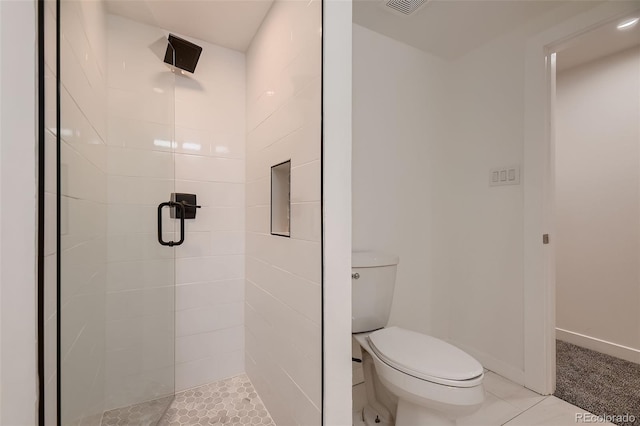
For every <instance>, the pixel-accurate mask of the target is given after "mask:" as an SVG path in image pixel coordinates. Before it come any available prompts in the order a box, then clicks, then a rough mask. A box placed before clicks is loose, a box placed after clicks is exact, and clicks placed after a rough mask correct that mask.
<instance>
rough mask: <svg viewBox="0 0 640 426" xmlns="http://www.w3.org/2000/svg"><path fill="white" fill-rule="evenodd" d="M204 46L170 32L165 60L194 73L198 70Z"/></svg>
mask: <svg viewBox="0 0 640 426" xmlns="http://www.w3.org/2000/svg"><path fill="white" fill-rule="evenodd" d="M201 53H202V47H200V46H198V45H197V44H193V43H191V42H190V41H187V40H185V39H183V38H180V37H178V36H175V35H173V34H169V37H168V43H167V51H166V52H165V54H164V62H165V63H167V64H169V65H173V66H174V67H176V68H180V69H182V70H185V71H189V72H190V73H193V72H194V71H195V70H196V65H197V64H198V59H200V54H201Z"/></svg>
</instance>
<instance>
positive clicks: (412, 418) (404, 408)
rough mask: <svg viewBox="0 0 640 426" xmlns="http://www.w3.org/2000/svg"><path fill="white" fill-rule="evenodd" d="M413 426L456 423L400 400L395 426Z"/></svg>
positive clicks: (437, 425)
mask: <svg viewBox="0 0 640 426" xmlns="http://www.w3.org/2000/svg"><path fill="white" fill-rule="evenodd" d="M414 425H429V426H455V425H456V421H455V420H453V419H450V418H447V417H444V416H443V415H441V414H440V413H438V412H437V411H430V410H427V409H426V408H425V407H422V406H420V405H417V404H414V403H412V402H409V401H406V400H403V399H400V400H399V401H398V411H397V412H396V426H414ZM367 426H368V425H367Z"/></svg>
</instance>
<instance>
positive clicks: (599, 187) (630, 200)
mask: <svg viewBox="0 0 640 426" xmlns="http://www.w3.org/2000/svg"><path fill="white" fill-rule="evenodd" d="M558 56H559V57H561V56H562V52H560V53H558ZM556 87H557V89H556V90H557V91H556V102H557V103H556V108H557V109H556V220H557V222H556V226H557V245H556V262H557V264H556V289H557V305H556V315H557V322H556V324H557V327H558V328H560V329H563V330H564V331H568V332H570V333H577V334H579V335H582V336H575V335H573V336H571V335H569V336H567V335H566V334H565V333H561V334H560V335H559V336H560V338H569V340H570V341H574V342H575V343H578V344H581V345H586V346H587V347H592V348H594V349H598V350H602V351H604V352H605V353H610V354H612V355H617V356H623V357H625V358H628V359H629V358H630V359H632V360H634V361H636V362H640V314H639V312H638V309H637V305H638V301H639V300H640V269H639V267H638V259H640V222H639V220H638V217H639V215H640V127H639V125H638V117H640V104H639V103H638V96H639V94H640V48H638V47H635V48H632V49H628V50H625V51H623V52H619V53H616V54H614V55H610V56H607V57H604V58H601V59H598V60H596V61H593V62H590V63H587V64H584V65H580V66H578V67H574V68H571V69H568V70H565V71H562V72H560V73H558V76H557V86H556ZM596 313H597V315H596ZM576 338H577V339H578V340H577V341H576V340H575V339H576ZM594 339H600V340H604V341H606V342H610V344H609V345H606V344H602V345H599V344H598V342H597V340H594ZM594 344H595V345H596V346H595V347H594V346H593V345H594ZM616 345H621V346H626V347H628V348H630V349H632V350H626V351H624V352H626V354H624V353H620V351H621V350H622V349H621V348H616ZM625 355H626V356H625Z"/></svg>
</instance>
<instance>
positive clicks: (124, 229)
mask: <svg viewBox="0 0 640 426" xmlns="http://www.w3.org/2000/svg"><path fill="white" fill-rule="evenodd" d="M132 5H135V7H138V8H139V13H140V14H141V16H144V14H145V13H148V12H147V11H146V10H145V7H146V6H144V5H143V3H141V2H140V3H138V2H132ZM148 19H152V17H151V15H150V14H149V15H148ZM59 43H60V56H59V58H58V61H59V65H60V72H59V75H58V77H59V87H60V96H59V100H60V123H59V132H58V133H59V146H60V158H59V168H58V173H59V180H60V197H59V205H60V218H61V220H60V227H59V236H58V237H59V242H60V250H59V259H60V264H59V271H60V280H59V287H58V299H59V301H58V312H59V318H60V326H59V334H58V335H59V352H58V354H59V356H58V362H59V364H58V381H59V394H60V405H59V407H58V408H59V416H60V423H61V424H63V425H67V424H74V425H75V424H83V425H85V424H87V425H101V424H127V425H149V424H156V423H157V421H158V420H159V419H160V418H161V416H162V415H163V413H164V411H165V410H166V409H167V407H168V405H169V404H170V403H171V401H172V399H173V395H174V392H175V374H174V373H175V371H174V370H175V362H174V358H175V355H174V353H175V350H174V346H175V248H174V247H173V245H161V244H159V242H158V241H159V235H158V231H159V225H162V235H161V237H162V240H163V241H178V240H179V239H180V236H179V234H180V227H179V223H180V220H179V219H173V218H170V214H169V210H170V209H169V208H165V209H162V210H160V211H159V205H161V204H162V203H164V202H169V201H170V198H171V194H172V193H174V192H175V172H174V147H175V143H174V104H175V99H174V74H173V73H172V71H171V70H170V69H169V68H168V67H167V66H166V65H165V64H164V63H163V60H162V59H163V57H164V53H165V51H164V50H165V49H166V46H167V42H166V35H165V34H164V33H163V32H162V31H161V30H159V29H158V27H157V26H151V25H140V24H135V25H134V24H133V21H130V20H128V19H126V18H123V17H120V16H117V15H113V14H110V13H109V5H108V3H106V2H102V1H91V0H86V1H61V2H60V39H59ZM159 213H160V214H159Z"/></svg>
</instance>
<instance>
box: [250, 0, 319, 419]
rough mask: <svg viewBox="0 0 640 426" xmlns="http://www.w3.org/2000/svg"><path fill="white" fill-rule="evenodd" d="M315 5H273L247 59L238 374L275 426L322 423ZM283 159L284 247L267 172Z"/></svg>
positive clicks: (317, 45)
mask: <svg viewBox="0 0 640 426" xmlns="http://www.w3.org/2000/svg"><path fill="white" fill-rule="evenodd" d="M321 16H322V9H321V2H320V1H319V0H312V1H310V2H307V1H305V2H300V1H276V2H275V3H274V4H273V6H272V8H271V10H270V11H269V13H268V15H267V17H266V18H265V21H264V22H263V23H262V26H261V28H260V30H259V31H258V33H257V34H256V36H255V38H254V40H253V42H252V44H251V47H250V48H249V50H248V52H247V173H246V179H247V198H246V204H247V237H246V238H247V240H246V241H247V256H246V259H247V260H246V262H247V265H246V287H245V288H246V294H245V323H246V337H245V339H246V340H245V341H246V370H247V374H248V375H249V377H250V379H251V381H252V382H253V383H254V385H255V387H256V390H257V391H258V393H259V394H260V397H261V398H262V400H263V401H264V403H265V406H266V407H267V409H268V410H269V412H270V413H271V415H272V417H273V419H274V421H275V423H276V424H283V425H284V424H286V425H290V424H300V425H311V424H320V422H321V420H320V418H321V414H320V413H321V407H322V401H321V382H322V377H321V361H322V351H321V339H322V337H321V207H320V186H321V184H320V182H321V168H320V153H321V137H320V135H321V132H320V126H321V80H320V78H321V59H322V55H321ZM289 159H290V160H291V194H290V197H291V214H290V218H291V238H287V237H281V236H274V235H270V206H269V202H270V167H271V166H272V165H275V164H278V163H281V162H283V161H286V160H289Z"/></svg>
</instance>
